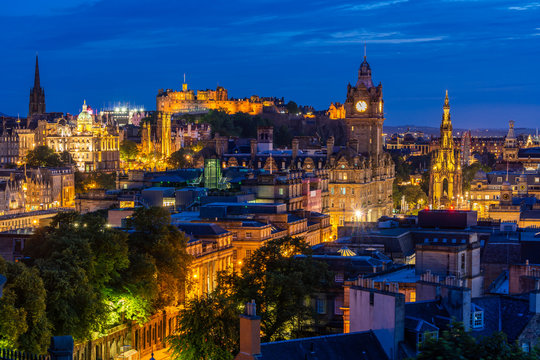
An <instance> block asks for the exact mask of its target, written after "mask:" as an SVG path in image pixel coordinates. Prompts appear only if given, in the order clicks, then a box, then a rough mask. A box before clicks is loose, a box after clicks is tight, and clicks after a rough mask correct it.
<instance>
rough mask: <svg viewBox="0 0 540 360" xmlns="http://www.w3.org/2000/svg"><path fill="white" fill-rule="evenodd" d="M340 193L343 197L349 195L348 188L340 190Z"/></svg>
mask: <svg viewBox="0 0 540 360" xmlns="http://www.w3.org/2000/svg"><path fill="white" fill-rule="evenodd" d="M339 191H340V193H341V195H347V188H344V187H342V188H339Z"/></svg>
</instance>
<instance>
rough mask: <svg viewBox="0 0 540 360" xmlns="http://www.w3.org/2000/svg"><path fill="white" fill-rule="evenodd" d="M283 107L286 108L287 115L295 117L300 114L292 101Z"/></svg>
mask: <svg viewBox="0 0 540 360" xmlns="http://www.w3.org/2000/svg"><path fill="white" fill-rule="evenodd" d="M285 106H286V107H287V111H288V112H289V114H292V115H296V114H298V113H299V112H300V109H299V108H298V105H297V104H296V103H295V102H294V101H292V100H291V101H289V102H288V103H287V105H285Z"/></svg>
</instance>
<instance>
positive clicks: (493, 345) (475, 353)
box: [417, 323, 538, 360]
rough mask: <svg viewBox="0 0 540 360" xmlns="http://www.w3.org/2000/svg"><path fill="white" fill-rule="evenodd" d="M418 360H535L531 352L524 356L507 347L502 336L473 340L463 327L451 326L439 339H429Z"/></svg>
mask: <svg viewBox="0 0 540 360" xmlns="http://www.w3.org/2000/svg"><path fill="white" fill-rule="evenodd" d="M417 359H418V360H428V359H438V360H446V359H448V360H456V359H458V360H469V359H470V360H473V359H474V360H476V359H497V360H532V359H538V357H537V353H536V352H535V351H534V350H533V351H531V352H530V353H525V352H523V351H522V350H521V349H520V348H519V347H518V346H517V344H510V343H508V340H507V338H506V335H505V334H504V333H503V332H497V333H494V334H493V335H491V336H488V337H483V338H481V339H480V340H476V339H475V338H474V337H472V336H471V333H470V332H467V331H465V329H464V327H463V324H462V323H452V324H451V325H450V327H449V329H447V330H444V331H442V332H441V334H440V336H439V337H438V339H435V338H428V339H427V340H426V341H425V342H424V343H423V344H422V347H421V352H420V353H419V354H418V356H417Z"/></svg>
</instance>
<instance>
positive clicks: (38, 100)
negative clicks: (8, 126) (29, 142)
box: [27, 53, 45, 126]
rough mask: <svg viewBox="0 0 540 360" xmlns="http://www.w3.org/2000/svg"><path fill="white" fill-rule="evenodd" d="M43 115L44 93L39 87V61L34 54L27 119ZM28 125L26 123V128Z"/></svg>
mask: <svg viewBox="0 0 540 360" xmlns="http://www.w3.org/2000/svg"><path fill="white" fill-rule="evenodd" d="M44 113H45V91H44V90H43V88H42V87H41V82H40V78H39V61H38V54H37V53H36V67H35V70H34V87H33V88H32V89H31V90H30V102H29V107H28V119H30V117H31V116H32V115H34V114H44ZM28 125H29V123H27V126H28Z"/></svg>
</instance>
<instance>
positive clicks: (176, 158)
mask: <svg viewBox="0 0 540 360" xmlns="http://www.w3.org/2000/svg"><path fill="white" fill-rule="evenodd" d="M194 155H195V152H194V151H193V150H192V149H191V148H181V149H180V150H178V151H175V152H173V153H172V154H171V156H170V157H169V159H167V163H168V164H169V165H170V166H171V167H172V168H174V169H183V168H188V167H192V166H193V156H194Z"/></svg>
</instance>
